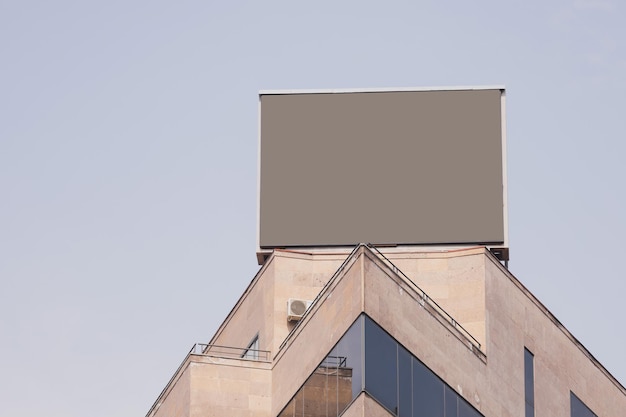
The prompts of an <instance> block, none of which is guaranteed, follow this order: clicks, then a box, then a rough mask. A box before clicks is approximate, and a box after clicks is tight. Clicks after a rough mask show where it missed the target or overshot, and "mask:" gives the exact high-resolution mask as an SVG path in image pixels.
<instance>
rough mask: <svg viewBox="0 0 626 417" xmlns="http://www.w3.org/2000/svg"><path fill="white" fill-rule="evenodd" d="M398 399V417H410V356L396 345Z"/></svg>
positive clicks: (411, 382) (411, 390)
mask: <svg viewBox="0 0 626 417" xmlns="http://www.w3.org/2000/svg"><path fill="white" fill-rule="evenodd" d="M398 397H399V402H400V403H399V407H400V408H399V410H398V416H399V417H411V415H412V400H413V379H412V377H411V354H410V353H409V351H408V350H406V349H405V348H403V347H402V346H400V345H398Z"/></svg>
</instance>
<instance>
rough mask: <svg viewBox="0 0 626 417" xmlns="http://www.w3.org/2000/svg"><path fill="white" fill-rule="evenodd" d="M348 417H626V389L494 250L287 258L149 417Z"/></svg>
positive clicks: (272, 267) (195, 351)
mask: <svg viewBox="0 0 626 417" xmlns="http://www.w3.org/2000/svg"><path fill="white" fill-rule="evenodd" d="M301 301H302V302H301ZM302 305H304V306H305V308H306V310H298V308H299V307H302ZM290 319H291V320H290ZM340 415H341V416H346V417H355V416H363V417H365V416H367V417H379V416H380V417H383V416H384V417H388V416H399V417H421V416H424V417H479V416H485V417H509V416H515V417H533V416H553V417H591V416H601V417H623V416H624V415H626V389H625V388H624V387H623V386H622V385H621V384H620V383H619V381H617V380H616V379H615V378H614V377H613V376H612V375H611V374H610V373H609V372H608V371H607V370H606V369H605V368H604V367H603V366H602V365H601V364H600V363H599V362H598V361H597V360H596V359H595V358H594V357H593V356H592V355H591V354H590V353H589V352H588V351H587V350H586V349H585V347H584V346H582V345H581V344H580V343H579V342H578V341H577V340H576V338H574V336H572V335H571V334H570V333H569V331H568V330H567V329H565V328H564V327H563V325H562V324H561V323H560V322H559V321H558V320H557V319H556V318H555V317H554V316H553V315H552V314H551V313H550V312H549V311H548V310H547V309H546V308H545V306H543V304H541V302H539V301H538V300H537V299H536V298H535V297H534V296H533V295H532V294H531V293H530V292H529V291H528V290H527V289H526V288H525V287H524V286H523V285H522V284H521V283H520V281H519V280H517V279H516V278H515V277H514V276H513V275H512V274H511V273H510V272H509V271H508V269H507V268H505V267H504V266H503V265H502V264H501V262H500V261H499V260H498V259H497V258H496V257H495V256H494V255H493V254H492V253H491V252H490V251H489V250H488V249H486V248H485V247H466V248H443V247H440V248H437V247H394V248H381V249H380V250H379V249H377V248H375V247H373V246H370V245H358V246H356V247H355V248H354V249H352V250H351V251H350V249H342V248H335V249H310V250H306V251H302V250H300V251H296V250H291V251H288V250H280V249H276V250H273V251H272V253H271V255H269V257H268V258H267V260H266V261H265V263H264V264H263V265H262V267H261V268H260V270H259V272H258V273H257V275H256V276H255V277H254V278H253V279H252V281H251V283H250V285H249V286H248V288H247V289H246V291H245V292H244V293H243V294H242V296H241V298H240V299H239V301H238V302H237V304H236V305H235V306H234V308H233V309H232V311H231V312H230V313H229V314H228V316H227V317H226V319H225V321H224V322H223V324H222V325H221V326H220V327H219V329H218V330H217V332H216V334H215V335H214V336H213V338H212V339H211V341H210V342H209V343H208V344H206V345H201V344H197V345H195V346H194V347H193V348H192V350H191V352H189V354H188V355H187V356H186V358H185V359H184V361H183V363H182V364H181V366H180V367H179V369H178V370H177V371H176V372H175V374H174V376H173V377H172V379H171V380H170V381H169V382H168V384H167V385H166V387H165V389H164V390H163V392H162V393H161V395H160V396H159V397H158V398H157V400H156V402H155V403H154V405H153V406H152V408H151V409H150V410H149V412H148V414H147V417H200V416H229V417H240V416H241V417H243V416H246V417H277V416H278V417H287V416H290V417H291V416H293V417H296V416H297V417H322V416H324V417H329V416H330V417H336V416H340Z"/></svg>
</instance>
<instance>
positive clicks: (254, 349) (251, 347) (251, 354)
mask: <svg viewBox="0 0 626 417" xmlns="http://www.w3.org/2000/svg"><path fill="white" fill-rule="evenodd" d="M241 357H242V358H244V359H254V360H258V359H259V335H258V334H257V335H256V336H254V338H253V339H252V341H251V342H250V343H249V344H248V347H247V348H246V351H245V352H244V353H243V355H241Z"/></svg>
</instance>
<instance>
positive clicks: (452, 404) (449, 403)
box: [443, 385, 458, 417]
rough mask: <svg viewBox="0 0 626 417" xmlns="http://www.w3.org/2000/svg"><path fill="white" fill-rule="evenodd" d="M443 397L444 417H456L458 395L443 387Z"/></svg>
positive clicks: (447, 387)
mask: <svg viewBox="0 0 626 417" xmlns="http://www.w3.org/2000/svg"><path fill="white" fill-rule="evenodd" d="M443 396H444V404H445V405H444V415H445V416H446V417H457V414H458V405H457V402H458V395H457V393H456V392H454V390H453V389H452V388H450V387H449V386H447V385H446V386H445V387H444V389H443Z"/></svg>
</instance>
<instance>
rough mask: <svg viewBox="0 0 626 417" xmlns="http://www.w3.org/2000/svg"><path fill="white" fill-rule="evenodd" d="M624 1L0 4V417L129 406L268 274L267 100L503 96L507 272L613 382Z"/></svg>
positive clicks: (108, 411)
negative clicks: (268, 95) (345, 95)
mask: <svg viewBox="0 0 626 417" xmlns="http://www.w3.org/2000/svg"><path fill="white" fill-rule="evenodd" d="M625 21H626V9H625V3H624V2H623V1H619V0H571V1H487V2H484V1H477V2H469V1H450V2H444V1H406V2H399V1H388V2H371V1H363V0H360V1H322V0H320V1H315V2H307V3H305V2H297V1H280V2H279V1H271V0H265V1H257V2H252V1H249V2H242V1H220V2H218V1H185V0H181V1H177V2H171V1H167V2H166V1H160V0H153V1H133V0H124V1H119V0H108V1H98V2H96V1H78V0H77V1H67V0H57V1H31V0H1V1H0V193H1V194H0V195H1V200H0V202H1V203H0V375H1V378H0V392H2V395H1V397H2V401H0V415H2V416H12V417H19V416H29V417H30V416H39V415H46V416H50V417H53V416H62V417H85V416H90V417H100V416H103V417H104V416H107V417H111V416H120V417H122V416H143V415H145V413H146V412H147V411H148V409H149V408H150V406H151V405H152V403H153V401H154V400H155V399H156V398H157V396H158V394H159V393H160V391H161V389H162V388H163V387H164V386H165V384H166V383H167V381H168V380H169V378H170V377H171V375H172V374H173V372H174V371H175V370H176V368H177V367H178V365H179V363H180V361H182V359H183V358H184V357H185V355H186V353H187V352H188V350H189V349H190V348H191V346H192V344H193V343H194V342H206V341H208V340H209V339H210V338H211V336H212V335H213V333H214V332H215V330H216V329H217V327H218V326H219V324H220V323H221V322H222V320H223V319H224V318H225V316H226V315H227V314H228V312H229V311H230V309H231V307H232V306H233V305H234V303H235V302H236V300H237V298H238V296H239V295H240V294H241V293H242V292H243V290H244V289H245V287H246V285H247V284H248V283H249V282H250V280H251V279H252V277H253V276H254V274H255V272H256V271H257V270H258V265H257V263H256V257H255V248H256V246H255V243H256V209H257V207H256V193H257V140H258V136H257V134H258V132H257V130H258V108H257V106H258V96H257V95H258V91H259V90H263V89H310V88H315V89H319V88H361V87H362V88H376V87H420V86H424V87H429V86H453V85H494V84H503V85H505V86H506V88H507V124H508V126H507V135H508V178H509V182H508V187H509V200H508V203H509V218H510V224H509V231H510V247H511V262H510V269H511V271H512V272H513V273H514V274H515V276H516V277H517V278H518V279H520V280H521V282H522V283H524V285H526V286H527V287H528V288H529V289H530V290H531V291H532V292H533V293H534V294H535V295H536V296H537V297H538V298H539V299H540V300H541V301H542V302H543V303H544V304H545V305H546V306H547V307H548V308H549V309H550V310H551V311H552V312H553V313H554V314H555V315H556V317H557V318H558V319H559V320H561V322H562V323H563V324H564V325H565V326H566V327H567V328H568V329H569V330H570V331H571V332H572V333H573V334H574V336H575V337H577V338H578V339H579V340H580V341H581V342H582V343H583V344H584V345H585V346H586V347H587V348H588V349H589V350H590V351H591V353H592V354H593V355H594V356H595V357H596V358H597V359H598V360H600V361H601V362H602V363H603V364H604V365H605V366H606V368H607V369H608V370H609V371H610V372H611V373H612V374H613V375H614V376H615V377H616V378H617V379H618V380H620V381H621V382H622V384H626V361H624V352H626V332H625V331H624V328H625V322H626V321H625V317H624V305H625V303H624V294H625V293H626V276H625V273H624V267H623V266H622V265H621V262H620V259H622V257H624V254H625V253H626V243H625V239H624V237H625V236H626V220H625V218H624V214H625V213H626V192H625V189H626V187H625V185H624V182H625V179H626V164H625V163H624V155H625V154H626V145H625V139H626V104H625V102H624V96H625V93H626V25H624V22H625Z"/></svg>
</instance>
